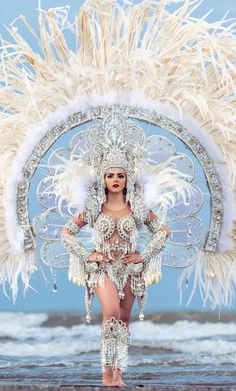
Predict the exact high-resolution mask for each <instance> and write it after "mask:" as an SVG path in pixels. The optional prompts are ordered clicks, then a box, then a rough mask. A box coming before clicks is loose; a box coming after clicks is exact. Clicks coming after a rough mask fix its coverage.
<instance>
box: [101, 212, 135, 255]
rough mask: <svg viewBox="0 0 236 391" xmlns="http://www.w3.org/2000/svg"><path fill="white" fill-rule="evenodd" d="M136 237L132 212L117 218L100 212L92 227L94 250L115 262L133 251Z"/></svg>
mask: <svg viewBox="0 0 236 391" xmlns="http://www.w3.org/2000/svg"><path fill="white" fill-rule="evenodd" d="M138 235H139V231H138V229H137V226H136V223H135V219H134V216H133V214H132V212H131V213H129V214H126V215H124V216H121V217H118V218H115V217H112V216H110V215H107V214H105V213H103V212H102V213H101V214H100V215H99V216H98V218H97V221H96V223H95V225H94V243H95V249H96V251H98V252H102V253H103V254H105V255H107V256H108V257H109V258H110V259H113V260H117V258H121V257H122V256H123V255H124V254H128V253H131V252H134V251H135V249H136V245H137V239H138Z"/></svg>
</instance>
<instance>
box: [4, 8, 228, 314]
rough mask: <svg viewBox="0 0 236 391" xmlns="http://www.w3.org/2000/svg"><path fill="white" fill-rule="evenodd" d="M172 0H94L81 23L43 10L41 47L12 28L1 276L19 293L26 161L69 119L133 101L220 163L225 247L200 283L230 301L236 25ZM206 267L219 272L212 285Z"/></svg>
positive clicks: (27, 270) (27, 258)
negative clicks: (177, 127)
mask: <svg viewBox="0 0 236 391" xmlns="http://www.w3.org/2000/svg"><path fill="white" fill-rule="evenodd" d="M169 3H171V1H160V2H152V1H143V2H141V3H140V4H138V5H132V4H129V5H127V4H126V2H124V3H123V4H122V5H120V4H119V2H118V1H115V0H114V1H112V0H108V1H106V2H104V1H102V0H88V1H85V2H84V4H83V6H82V7H81V9H80V12H79V14H78V15H77V16H76V18H75V21H74V23H71V22H70V21H69V19H68V9H67V8H66V7H65V8H54V9H49V10H48V11H44V10H40V11H39V27H40V36H39V37H37V39H38V43H39V46H40V53H41V54H39V53H36V52H34V51H33V50H32V48H31V47H30V45H29V44H28V43H27V41H26V40H25V39H24V38H23V36H22V35H20V33H19V31H18V30H17V28H15V26H11V27H10V28H9V29H8V31H9V33H10V34H11V36H12V40H13V42H7V41H3V43H2V47H1V65H0V72H1V73H0V77H1V95H0V106H1V107H2V108H3V110H2V111H1V112H0V133H1V141H0V156H1V157H0V158H1V168H2V170H1V186H0V195H1V197H0V203H1V205H0V220H1V228H0V244H1V250H2V252H1V271H0V282H1V283H2V284H3V285H4V284H5V283H6V282H8V283H9V284H10V287H11V289H12V294H13V297H14V298H15V297H16V294H17V286H18V283H17V280H18V277H19V276H21V278H22V280H23V282H24V283H25V286H26V287H27V286H28V285H29V278H30V274H31V273H32V271H33V270H34V269H35V266H34V250H33V248H31V250H30V240H29V239H28V236H27V232H28V231H27V229H29V224H28V223H29V221H28V217H27V216H26V223H25V225H24V224H19V221H18V220H17V209H19V208H24V203H23V201H22V203H21V204H20V205H21V206H19V205H17V194H24V191H23V190H24V189H23V188H21V187H22V186H23V187H24V184H22V183H23V182H24V178H25V176H24V175H25V173H24V168H25V167H26V165H27V164H28V162H29V161H31V162H32V164H33V159H36V160H37V153H39V152H38V150H37V148H38V145H39V143H40V141H41V140H42V139H43V138H44V137H49V136H48V135H49V134H50V135H53V134H54V133H53V132H52V129H53V127H55V126H58V124H60V123H61V122H62V121H64V122H65V123H66V119H67V118H68V117H69V116H73V115H74V114H75V113H77V112H78V111H79V112H81V113H82V115H83V114H84V115H86V112H88V111H89V110H90V109H91V108H92V107H95V106H98V105H99V106H105V105H112V104H122V105H124V104H125V105H128V106H129V107H136V108H137V107H139V108H142V109H149V110H153V111H155V112H156V113H157V115H163V116H165V117H167V118H169V119H170V120H172V121H177V122H178V123H180V124H181V126H182V127H186V128H187V129H188V131H189V132H190V134H191V135H192V136H193V137H195V138H196V139H197V140H199V142H200V143H201V145H203V146H204V147H205V149H206V150H207V152H208V154H209V156H210V158H211V161H212V162H213V163H214V167H215V168H216V170H217V173H218V175H219V177H220V179H221V183H222V186H223V191H224V202H225V211H224V219H223V225H222V228H221V236H220V238H219V241H218V251H217V252H211V253H210V254H209V253H208V252H205V251H203V253H202V257H201V260H199V263H196V269H195V270H196V273H195V282H196V283H199V284H200V287H201V288H202V292H203V295H205V297H208V298H210V300H211V303H212V305H213V307H214V306H215V305H220V304H226V305H229V304H230V302H231V298H232V295H233V293H234V289H235V283H236V277H235V275H236V273H235V269H236V262H235V259H236V251H235V210H234V209H232V210H231V208H229V205H232V203H231V200H233V203H234V202H235V178H236V175H235V163H236V161H235V159H236V154H235V148H236V132H235V129H236V126H235V125H236V112H235V103H236V100H235V81H236V70H235V59H236V39H235V27H234V26H235V22H234V21H232V22H227V21H225V20H223V21H218V22H214V23H209V22H207V21H206V18H204V17H203V18H201V19H196V18H194V17H192V12H193V11H194V9H195V8H196V6H197V4H198V3H197V2H196V1H189V0H184V1H183V2H182V4H180V6H179V8H178V9H177V10H176V11H175V12H173V13H172V14H171V13H169V12H168V11H167V6H168V4H169ZM199 4H200V2H199ZM20 19H22V21H23V23H24V24H25V26H26V27H27V28H28V30H29V32H30V33H31V34H33V36H37V34H36V33H35V32H34V31H33V29H32V27H31V26H30V24H29V23H28V22H27V21H26V20H25V18H24V17H20ZM66 29H70V30H71V32H72V33H73V34H74V42H75V50H72V49H71V48H69V47H68V44H67V42H66V39H65V37H64V31H65V30H66ZM173 37H174V39H173ZM147 186H148V181H147ZM64 191H65V192H66V189H64ZM18 200H19V198H18ZM22 200H23V196H22ZM229 200H230V201H229ZM22 205H23V206H22ZM232 208H233V206H232ZM22 213H23V212H22ZM27 224H28V225H27ZM27 241H28V242H27ZM27 245H28V248H29V249H28V250H27V251H26V249H25V248H26V247H25V246H27ZM200 265H201V266H200ZM209 265H210V266H209ZM192 268H194V266H193V267H192ZM206 270H208V271H209V270H211V271H212V270H213V271H214V273H213V274H212V273H211V274H212V279H210V282H209V276H208V277H207V276H206V274H207V273H208V272H207V273H206V272H203V271H206ZM189 271H190V269H186V273H189ZM208 274H209V275H210V273H208ZM222 276H225V278H223V277H222ZM222 278H223V279H222ZM219 292H220V294H219Z"/></svg>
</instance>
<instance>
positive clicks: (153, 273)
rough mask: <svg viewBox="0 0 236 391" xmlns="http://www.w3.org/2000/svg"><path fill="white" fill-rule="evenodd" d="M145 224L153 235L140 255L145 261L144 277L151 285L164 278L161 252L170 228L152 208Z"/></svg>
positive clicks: (147, 283)
mask: <svg viewBox="0 0 236 391" xmlns="http://www.w3.org/2000/svg"><path fill="white" fill-rule="evenodd" d="M144 224H146V225H147V227H148V230H149V231H150V232H151V234H152V237H151V240H150V241H149V243H148V244H147V246H146V247H145V248H144V251H143V252H142V253H141V254H140V255H141V258H142V261H143V262H144V271H143V278H144V281H145V283H146V285H150V284H154V283H155V282H158V281H159V280H160V279H161V278H162V273H161V259H160V256H159V253H160V251H161V250H162V249H163V247H164V244H165V241H166V239H167V237H168V235H169V234H170V230H169V229H168V227H167V226H164V225H163V224H162V223H161V222H160V219H159V218H158V217H157V216H156V215H155V213H153V211H151V210H150V212H149V213H148V217H147V219H146V220H145V222H144Z"/></svg>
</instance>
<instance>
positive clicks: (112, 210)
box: [103, 202, 128, 212]
mask: <svg viewBox="0 0 236 391" xmlns="http://www.w3.org/2000/svg"><path fill="white" fill-rule="evenodd" d="M127 204H128V202H125V204H124V205H123V206H122V208H119V209H111V208H108V206H107V205H105V204H103V206H105V208H106V209H107V210H109V211H111V212H120V211H121V210H123V209H125V208H126V207H127Z"/></svg>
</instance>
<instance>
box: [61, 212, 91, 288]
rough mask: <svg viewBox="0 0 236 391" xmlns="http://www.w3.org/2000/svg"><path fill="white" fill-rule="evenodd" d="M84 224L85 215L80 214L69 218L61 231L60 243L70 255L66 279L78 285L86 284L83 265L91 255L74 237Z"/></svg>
mask: <svg viewBox="0 0 236 391" xmlns="http://www.w3.org/2000/svg"><path fill="white" fill-rule="evenodd" d="M86 224H87V221H86V219H85V214H84V213H80V214H79V215H78V216H75V217H71V218H70V219H69V221H68V222H67V223H66V225H65V227H64V228H63V229H62V231H61V242H62V244H63V246H64V247H65V248H66V249H67V250H68V251H69V253H70V263H69V271H68V277H69V280H70V281H72V282H74V283H75V284H78V285H85V284H86V273H85V264H86V262H88V260H89V257H90V255H91V254H90V252H89V251H88V250H87V248H86V247H85V246H84V245H83V244H82V242H81V240H80V239H79V238H77V237H76V236H75V235H76V233H77V232H79V230H80V229H81V228H82V227H84V226H85V225H86Z"/></svg>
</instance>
